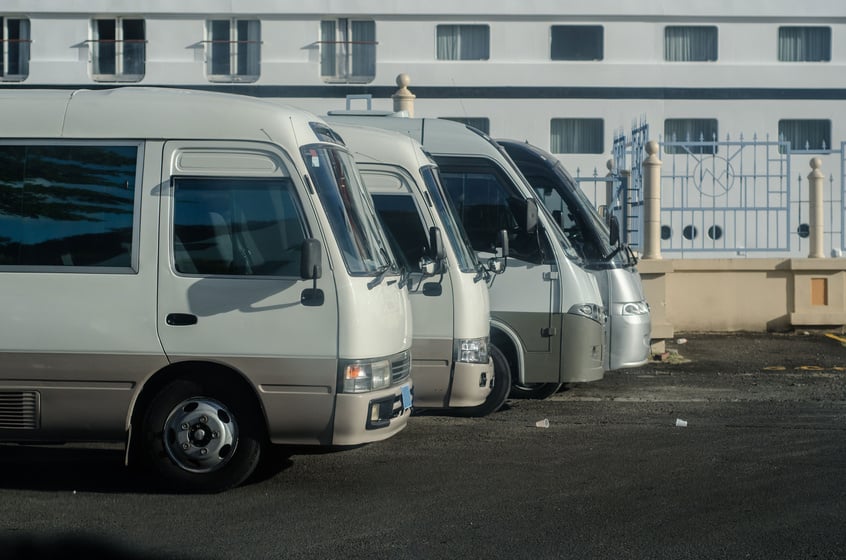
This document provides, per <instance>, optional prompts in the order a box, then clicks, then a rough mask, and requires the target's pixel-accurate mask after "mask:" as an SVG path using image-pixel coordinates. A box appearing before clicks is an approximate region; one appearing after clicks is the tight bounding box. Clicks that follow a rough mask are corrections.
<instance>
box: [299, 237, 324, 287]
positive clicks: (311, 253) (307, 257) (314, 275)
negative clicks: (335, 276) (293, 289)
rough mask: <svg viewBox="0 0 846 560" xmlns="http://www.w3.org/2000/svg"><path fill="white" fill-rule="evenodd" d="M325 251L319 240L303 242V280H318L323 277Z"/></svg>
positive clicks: (301, 262) (301, 276)
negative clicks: (323, 254)
mask: <svg viewBox="0 0 846 560" xmlns="http://www.w3.org/2000/svg"><path fill="white" fill-rule="evenodd" d="M322 253H323V249H322V247H321V245H320V241H319V240H317V239H305V240H303V246H302V253H301V255H300V278H302V279H303V280H317V279H318V278H320V277H321V276H323V264H322Z"/></svg>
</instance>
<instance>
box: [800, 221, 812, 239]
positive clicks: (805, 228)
mask: <svg viewBox="0 0 846 560" xmlns="http://www.w3.org/2000/svg"><path fill="white" fill-rule="evenodd" d="M796 233H798V234H799V237H801V238H802V239H805V238H806V237H808V236H810V235H811V226H809V225H808V224H799V227H798V228H796Z"/></svg>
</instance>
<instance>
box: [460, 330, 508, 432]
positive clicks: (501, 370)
mask: <svg viewBox="0 0 846 560" xmlns="http://www.w3.org/2000/svg"><path fill="white" fill-rule="evenodd" d="M489 351H490V354H491V359H492V360H493V375H494V378H493V387H491V392H490V393H489V394H488V398H487V399H485V402H483V403H482V404H480V405H477V406H468V407H462V408H456V409H455V414H456V415H458V416H473V417H477V418H478V417H481V416H487V415H488V414H490V413H492V412H496V411H497V410H499V409H500V407H502V405H503V404H505V400H506V399H507V398H508V392H509V391H510V390H511V367H510V366H509V365H508V360H506V359H505V355H504V354H503V353H502V351H501V350H500V349H499V348H497V347H496V346H493V345H491V346H490V349H489Z"/></svg>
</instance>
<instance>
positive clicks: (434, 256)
mask: <svg viewBox="0 0 846 560" xmlns="http://www.w3.org/2000/svg"><path fill="white" fill-rule="evenodd" d="M445 257H446V252H445V250H444V240H443V237H441V230H440V228H437V227H435V226H432V227H430V228H429V254H428V255H426V256H425V257H423V258H422V259H420V271H421V272H422V273H423V275H424V276H434V275H435V274H437V273H438V272H439V271H440V270H441V267H442V266H443V264H442V263H443V260H444V258H445Z"/></svg>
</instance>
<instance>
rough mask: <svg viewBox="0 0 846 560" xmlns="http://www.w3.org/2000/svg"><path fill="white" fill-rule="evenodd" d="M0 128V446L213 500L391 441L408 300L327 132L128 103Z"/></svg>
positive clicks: (266, 105)
mask: <svg viewBox="0 0 846 560" xmlns="http://www.w3.org/2000/svg"><path fill="white" fill-rule="evenodd" d="M0 122H2V123H3V126H2V133H1V134H0V308H2V309H3V318H2V320H1V321H0V441H6V442H22V443H26V442H35V443H43V442H57V443H67V442H119V443H125V445H126V449H127V460H128V461H129V463H130V464H131V465H132V464H134V465H138V466H140V467H142V468H143V471H144V472H151V473H154V474H155V475H157V476H156V478H157V479H158V480H159V481H160V482H162V483H164V484H165V485H166V486H167V487H168V488H170V489H172V490H176V491H189V492H190V491H202V492H213V491H221V490H224V489H226V488H230V487H232V486H235V485H238V484H240V483H241V482H243V481H244V480H246V479H247V478H248V477H249V476H250V475H251V473H253V472H254V471H255V469H256V466H257V465H258V463H259V461H260V459H261V458H262V455H263V454H264V452H265V451H266V450H268V449H269V448H270V444H311V445H321V446H349V445H358V444H362V443H367V442H373V441H377V440H383V439H385V438H388V437H390V436H392V435H394V434H396V433H398V432H399V431H400V430H402V429H403V428H404V427H405V425H406V424H407V421H408V418H409V417H410V415H411V406H412V402H411V398H412V384H411V377H410V365H411V358H410V348H411V342H412V324H411V308H410V302H409V297H408V290H407V289H406V288H405V287H404V286H403V285H402V282H401V281H400V280H401V276H400V270H399V268H398V267H397V265H396V263H395V260H394V257H393V256H392V252H391V250H390V247H389V245H388V243H387V241H386V239H385V238H384V235H383V231H382V229H381V227H380V226H379V222H378V218H377V216H376V214H375V211H374V209H373V206H372V201H371V200H370V197H369V196H368V194H367V192H366V190H365V189H364V187H363V184H362V182H361V178H360V175H359V173H358V171H357V168H356V167H355V163H354V159H353V157H352V155H351V154H350V153H349V152H348V151H347V149H346V148H344V147H343V146H342V145H341V144H340V143H339V141H338V138H337V135H336V134H335V133H334V132H333V131H332V130H331V128H330V127H329V126H327V124H326V123H325V121H323V120H322V119H320V118H317V117H315V116H314V115H311V114H309V113H305V112H302V111H300V110H295V109H290V108H285V107H282V106H280V105H278V104H274V103H270V102H265V101H260V100H256V99H252V98H249V97H246V96H240V95H229V94H217V93H202V92H189V91H180V90H172V89H156V88H132V87H127V88H118V89H112V90H101V91H40V90H26V91H15V90H8V89H7V90H5V91H2V92H0Z"/></svg>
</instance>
